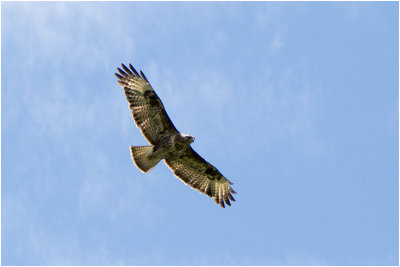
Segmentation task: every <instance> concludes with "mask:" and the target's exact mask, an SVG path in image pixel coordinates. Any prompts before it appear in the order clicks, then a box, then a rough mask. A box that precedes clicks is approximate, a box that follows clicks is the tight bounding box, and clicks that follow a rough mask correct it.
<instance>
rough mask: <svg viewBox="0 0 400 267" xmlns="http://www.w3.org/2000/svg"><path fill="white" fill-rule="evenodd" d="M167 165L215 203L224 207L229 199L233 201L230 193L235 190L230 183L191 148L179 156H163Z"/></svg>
mask: <svg viewBox="0 0 400 267" xmlns="http://www.w3.org/2000/svg"><path fill="white" fill-rule="evenodd" d="M165 162H166V163H167V165H168V167H169V168H171V170H173V172H174V174H175V175H176V176H177V177H178V178H179V179H181V180H182V181H183V182H184V183H185V184H188V185H190V186H191V187H192V188H193V189H196V190H198V191H199V192H201V193H204V194H206V195H207V196H209V197H212V198H213V199H214V201H215V203H217V204H220V205H221V207H223V208H225V204H224V203H226V204H227V205H228V206H230V205H231V203H230V201H229V200H232V201H235V199H234V198H233V196H232V194H236V192H235V191H234V190H233V189H232V188H231V185H232V184H233V183H231V182H230V181H229V180H228V179H226V178H225V177H224V176H223V175H222V174H221V173H220V172H219V171H218V170H217V168H215V167H214V166H213V165H211V164H210V163H208V162H207V161H205V160H204V159H203V158H202V157H201V156H199V154H197V153H196V151H194V150H193V149H192V148H189V149H188V150H187V151H186V152H185V153H184V154H183V155H182V156H181V157H180V158H178V159H168V158H165Z"/></svg>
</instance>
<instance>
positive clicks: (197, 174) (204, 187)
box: [115, 64, 236, 208]
mask: <svg viewBox="0 0 400 267" xmlns="http://www.w3.org/2000/svg"><path fill="white" fill-rule="evenodd" d="M117 69H118V72H119V74H118V73H115V75H116V76H117V78H118V84H119V85H121V86H122V88H123V89H124V91H125V95H126V99H127V100H128V102H129V108H130V110H131V111H132V117H133V120H134V121H135V123H136V126H137V127H138V128H139V129H140V130H141V131H142V134H143V135H144V137H145V138H146V139H147V140H148V141H149V142H150V145H148V146H131V147H130V150H131V156H132V159H133V162H134V163H135V164H136V166H137V167H138V168H139V169H140V170H141V171H143V172H149V171H150V170H151V169H152V168H153V167H154V166H155V165H156V164H157V163H158V162H159V161H161V160H164V161H165V163H166V164H167V166H168V167H169V168H170V169H171V170H172V171H173V172H174V174H175V175H176V176H177V177H178V178H179V179H181V180H182V181H183V182H184V183H185V184H188V185H190V186H191V187H192V188H193V189H196V190H198V191H199V192H201V193H204V194H206V195H207V196H209V197H212V198H213V199H214V201H215V203H217V204H219V205H221V207H223V208H225V204H227V205H229V206H230V205H231V203H230V201H235V199H234V198H233V196H232V194H236V192H235V191H234V190H233V189H232V187H231V185H232V183H231V182H230V181H229V180H228V179H226V178H225V177H224V176H223V175H222V174H221V173H220V172H219V171H218V170H217V168H215V167H214V166H213V165H211V164H210V163H208V162H207V161H206V160H205V159H203V158H202V157H201V156H200V155H199V154H197V153H196V151H194V150H193V148H192V147H191V146H190V144H191V143H192V142H193V141H194V137H193V136H191V135H188V134H182V133H180V132H179V131H178V130H177V129H176V128H175V126H174V124H173V123H172V121H171V119H170V118H169V117H168V114H167V112H166V111H165V108H164V105H163V104H162V102H161V100H160V98H159V97H158V96H157V94H156V92H155V91H154V89H153V88H152V87H151V85H150V83H149V81H148V80H147V78H146V76H145V75H144V74H143V72H142V71H140V74H139V73H138V72H137V71H136V70H135V68H133V67H132V65H131V64H129V68H128V67H126V66H125V65H124V64H122V69H121V68H117Z"/></svg>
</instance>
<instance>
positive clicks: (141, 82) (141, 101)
mask: <svg viewBox="0 0 400 267" xmlns="http://www.w3.org/2000/svg"><path fill="white" fill-rule="evenodd" d="M122 68H123V69H124V70H122V69H120V68H118V72H119V73H120V74H118V73H115V75H116V76H117V78H118V79H119V81H118V83H119V85H121V86H122V88H124V91H125V95H126V99H127V100H128V102H129V108H130V109H131V110H132V117H133V120H134V121H135V123H136V126H137V127H138V128H139V129H140V130H141V131H142V133H143V135H144V137H146V139H147V140H148V141H149V142H150V143H151V144H153V145H154V144H156V143H158V142H159V141H160V140H161V139H162V138H163V137H164V136H166V135H171V134H174V133H177V132H178V130H177V129H176V128H175V126H174V124H173V123H172V121H171V119H170V118H169V117H168V114H167V112H166V111H165V108H164V105H163V104H162V102H161V100H160V98H159V97H158V96H157V94H156V92H155V91H154V90H153V88H152V87H151V85H150V83H149V81H148V80H147V78H146V76H144V74H143V72H142V71H140V75H139V73H138V72H137V71H136V70H135V68H133V67H132V65H131V64H129V68H130V69H128V68H127V67H126V66H125V65H124V64H122Z"/></svg>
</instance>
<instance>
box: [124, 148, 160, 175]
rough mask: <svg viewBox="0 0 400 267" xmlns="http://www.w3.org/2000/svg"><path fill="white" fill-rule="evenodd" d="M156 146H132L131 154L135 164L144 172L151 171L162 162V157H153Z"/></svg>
mask: <svg viewBox="0 0 400 267" xmlns="http://www.w3.org/2000/svg"><path fill="white" fill-rule="evenodd" d="M153 147H154V146H131V147H130V149H131V156H132V160H133V162H134V163H135V165H136V166H137V167H138V168H139V169H140V170H141V171H142V172H149V171H151V169H153V168H154V166H156V165H157V163H158V162H160V160H161V158H156V157H153Z"/></svg>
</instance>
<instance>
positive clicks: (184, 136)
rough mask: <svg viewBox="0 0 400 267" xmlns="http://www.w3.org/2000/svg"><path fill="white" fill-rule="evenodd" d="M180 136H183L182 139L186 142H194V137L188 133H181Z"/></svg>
mask: <svg viewBox="0 0 400 267" xmlns="http://www.w3.org/2000/svg"><path fill="white" fill-rule="evenodd" d="M181 136H182V137H183V139H184V140H185V141H186V142H187V143H188V144H191V143H193V142H194V137H193V136H191V135H190V134H181Z"/></svg>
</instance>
